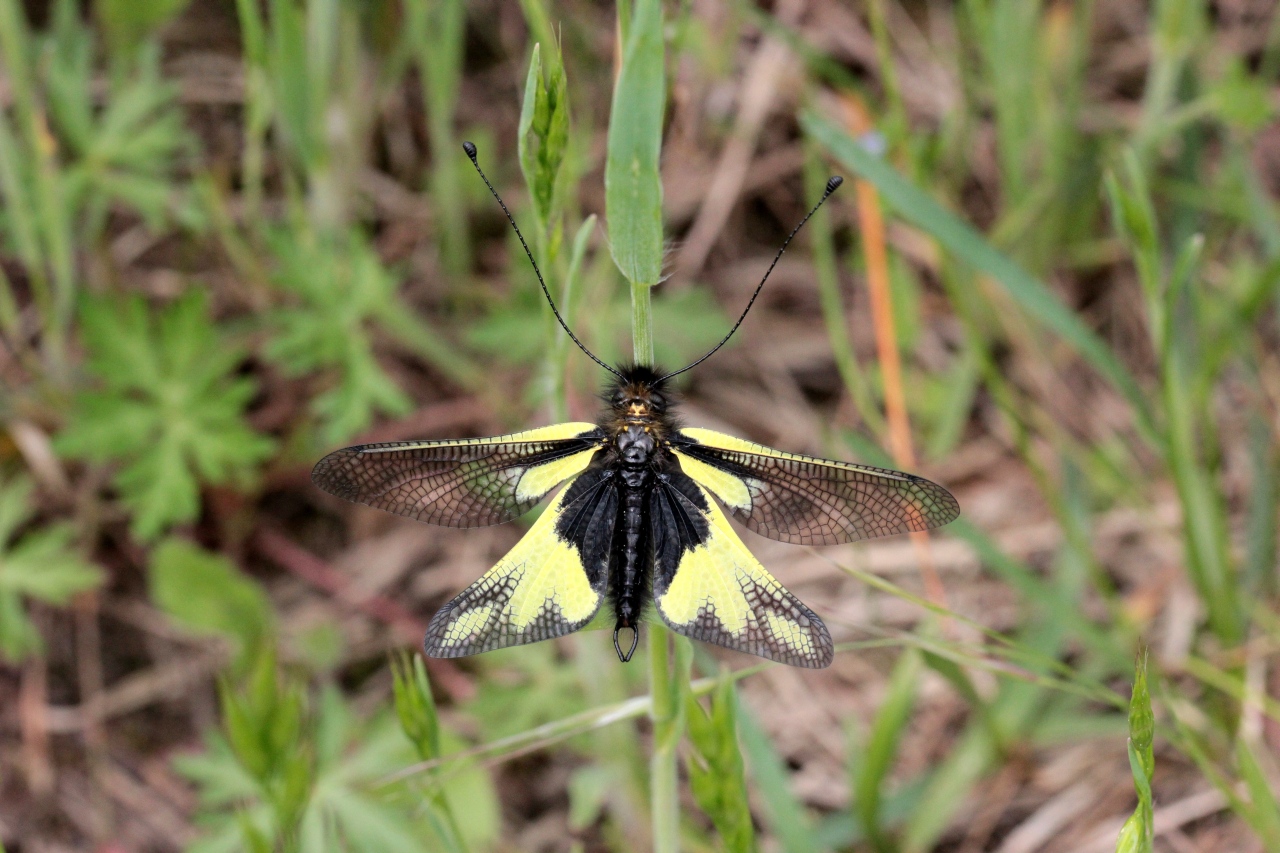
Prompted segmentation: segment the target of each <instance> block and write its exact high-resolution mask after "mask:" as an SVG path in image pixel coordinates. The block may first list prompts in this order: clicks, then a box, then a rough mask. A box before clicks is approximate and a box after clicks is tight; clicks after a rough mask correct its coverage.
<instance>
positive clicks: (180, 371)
mask: <svg viewBox="0 0 1280 853" xmlns="http://www.w3.org/2000/svg"><path fill="white" fill-rule="evenodd" d="M82 306H83V307H82V310H81V312H80V331H81V336H82V337H83V339H84V343H85V348H86V349H87V350H88V354H89V355H88V359H87V361H86V364H85V367H86V369H87V370H88V372H89V373H90V374H91V375H92V376H93V377H94V378H95V379H96V380H97V381H96V382H95V383H94V385H96V386H97V387H94V388H91V389H86V390H84V391H82V392H81V393H80V394H79V396H78V397H77V398H76V404H75V406H74V407H73V408H72V410H71V416H70V417H69V418H68V421H67V425H66V428H65V429H64V430H63V432H62V433H61V434H60V435H59V436H58V441H57V447H58V450H59V451H60V452H61V453H63V454H65V455H66V456H67V457H69V458H72V459H87V460H90V461H94V462H103V463H106V462H112V461H116V462H123V463H124V464H123V465H122V466H121V467H120V469H119V471H118V472H117V473H116V474H115V477H114V482H115V484H116V485H117V487H118V488H119V489H120V493H121V497H122V499H123V501H124V503H125V505H126V506H127V507H128V508H129V509H130V511H131V512H132V514H133V523H132V529H133V533H134V535H136V536H138V537H139V538H140V539H144V540H148V539H154V538H155V537H156V536H157V535H159V534H160V533H161V532H162V531H163V530H164V529H165V528H166V527H168V526H169V525H172V524H174V523H177V522H183V521H191V520H192V519H194V518H195V517H196V516H197V515H198V514H199V512H200V483H201V482H205V483H212V484H219V483H227V482H233V481H238V482H240V483H241V484H244V483H246V482H247V481H248V478H249V477H251V476H252V474H253V473H254V472H255V471H256V470H257V466H258V465H259V463H261V462H262V461H263V460H264V459H266V458H267V457H268V456H269V455H270V454H271V451H272V447H273V444H274V443H273V442H272V441H271V440H270V439H269V438H267V437H266V436H263V435H260V434H258V433H257V432H256V431H254V430H253V429H252V428H251V427H250V426H249V425H248V424H247V423H246V422H245V420H244V410H245V407H246V406H247V405H248V403H249V401H250V399H251V398H252V397H253V395H254V393H255V392H256V383H255V382H254V381H253V380H252V379H249V378H247V377H239V376H235V375H234V371H235V369H236V368H237V366H238V365H239V364H240V362H241V361H243V359H244V358H245V351H244V349H243V348H241V347H237V346H235V345H234V344H233V343H232V342H231V341H230V340H228V339H227V337H226V336H225V334H224V333H223V331H222V329H220V328H219V327H218V326H215V325H214V324H213V323H212V322H211V320H210V317H209V306H208V298H207V297H206V296H205V293H204V291H202V290H199V289H192V290H190V291H188V292H187V293H186V294H185V295H183V296H182V297H181V298H180V299H179V300H177V301H176V302H174V303H172V304H171V305H169V306H168V307H166V308H165V309H164V310H163V311H160V312H152V311H150V310H149V309H148V307H147V305H146V303H145V302H144V301H143V300H142V299H141V298H140V297H136V296H134V297H127V298H124V299H109V298H105V297H101V298H86V299H85V300H83V302H82Z"/></svg>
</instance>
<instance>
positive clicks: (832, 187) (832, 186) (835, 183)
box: [473, 155, 844, 195]
mask: <svg viewBox="0 0 1280 853" xmlns="http://www.w3.org/2000/svg"><path fill="white" fill-rule="evenodd" d="M473 156H474V155H473ZM843 183H844V178H842V177H840V176H839V175H832V176H831V177H830V178H827V195H831V194H832V193H833V192H835V191H836V190H837V189H839V188H840V185H841V184H843Z"/></svg>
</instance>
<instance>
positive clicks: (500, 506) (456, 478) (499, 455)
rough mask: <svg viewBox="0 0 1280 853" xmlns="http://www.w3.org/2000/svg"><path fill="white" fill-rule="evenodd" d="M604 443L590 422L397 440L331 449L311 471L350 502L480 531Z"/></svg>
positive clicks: (582, 463) (513, 512)
mask: <svg viewBox="0 0 1280 853" xmlns="http://www.w3.org/2000/svg"><path fill="white" fill-rule="evenodd" d="M603 441H604V433H603V432H602V431H601V430H600V429H599V428H598V427H596V426H594V425H592V424H588V423H566V424H556V425H555V426H549V427H542V428H540V429H531V430H526V431H525V432H517V433H513V434H511V435H500V436H495V437H493V438H474V439H463V440H460V441H396V442H390V443H387V444H361V445H357V446H355V447H347V448H345V449H343V450H337V451H334V452H333V453H330V454H329V455H328V456H326V457H324V458H323V459H321V460H320V462H319V463H318V464H317V465H316V467H315V469H314V470H313V471H312V472H311V480H312V482H314V483H315V484H316V485H317V486H319V487H320V488H322V489H324V490H325V491H326V492H329V493H330V494H332V495H337V496H338V497H340V498H344V499H346V500H349V501H354V502H356V503H362V504H367V505H368V506H372V507H377V508H378V509H384V510H386V511H387V512H394V513H395V514H396V515H403V516H406V517H408V518H413V519H417V520H418V521H425V522H427V523H429V524H440V525H444V526H445V527H485V526H488V525H490V524H501V523H502V522H504V521H510V520H512V519H513V518H517V517H518V516H520V515H522V514H523V513H525V512H526V511H528V510H529V509H530V508H532V507H533V506H534V504H536V503H538V501H540V500H542V498H543V497H545V496H546V494H547V493H548V492H550V491H551V490H552V489H553V488H555V487H556V486H557V485H559V484H560V483H562V482H564V481H565V480H567V479H568V478H570V477H572V476H574V475H575V474H578V473H580V472H581V471H582V470H583V469H585V468H586V467H587V465H588V464H589V463H590V461H591V457H592V455H593V454H594V453H595V451H596V450H597V449H598V448H599V447H600V445H601V444H602V443H603Z"/></svg>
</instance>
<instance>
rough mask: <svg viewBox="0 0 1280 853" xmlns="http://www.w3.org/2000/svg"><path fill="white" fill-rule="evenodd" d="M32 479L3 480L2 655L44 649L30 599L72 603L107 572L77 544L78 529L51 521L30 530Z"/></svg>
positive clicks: (19, 655)
mask: <svg viewBox="0 0 1280 853" xmlns="http://www.w3.org/2000/svg"><path fill="white" fill-rule="evenodd" d="M30 498H31V483H30V482H29V481H27V480H26V479H25V478H16V479H10V480H8V481H5V480H0V659H4V660H8V661H15V662H16V661H20V660H22V659H24V658H25V657H26V656H27V655H29V654H32V653H34V652H37V651H39V650H40V649H41V648H42V642H43V641H42V640H41V637H40V633H39V632H38V631H37V630H36V627H35V625H33V624H32V623H31V620H30V618H28V616H27V612H26V606H25V605H26V603H27V602H28V601H32V600H34V601H41V602H44V603H46V604H53V605H58V604H66V603H67V602H68V601H70V600H71V597H72V596H73V595H75V594H76V593H78V592H84V591H85V590H89V589H93V588H94V587H96V586H98V585H99V584H100V583H101V582H102V572H101V571H99V570H98V569H97V568H96V567H94V566H93V565H92V564H90V563H89V562H88V561H87V560H85V558H84V557H83V556H81V555H80V554H78V553H76V551H75V549H74V548H73V547H72V538H73V536H74V534H75V531H74V528H73V527H72V526H71V525H69V524H65V523H55V524H49V525H45V526H43V527H40V528H38V529H33V530H30V531H28V532H26V533H25V534H24V532H23V531H24V528H25V527H27V526H28V524H29V522H31V520H32V516H33V515H34V513H33V512H32V510H31V508H30V505H29V500H30Z"/></svg>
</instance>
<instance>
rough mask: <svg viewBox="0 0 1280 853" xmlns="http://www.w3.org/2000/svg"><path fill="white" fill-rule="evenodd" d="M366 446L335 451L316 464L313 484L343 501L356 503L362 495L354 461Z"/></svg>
mask: <svg viewBox="0 0 1280 853" xmlns="http://www.w3.org/2000/svg"><path fill="white" fill-rule="evenodd" d="M362 449H364V445H362V444H360V445H356V446H355V447H344V448H343V449H342V450H335V451H333V452H332V453H330V454H329V455H328V456H326V457H324V458H323V459H321V460H320V461H319V462H317V463H316V467H314V468H312V469H311V482H312V483H314V484H315V485H316V487H317V488H319V489H321V490H323V491H326V492H328V493H329V494H331V495H334V496H335V497H339V498H342V499H343V500H348V501H354V500H356V497H357V495H359V493H360V485H359V483H357V482H356V479H355V477H354V476H352V475H353V474H354V473H355V469H356V465H355V462H354V460H355V459H356V457H358V456H359V455H360V451H361V450H362Z"/></svg>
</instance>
